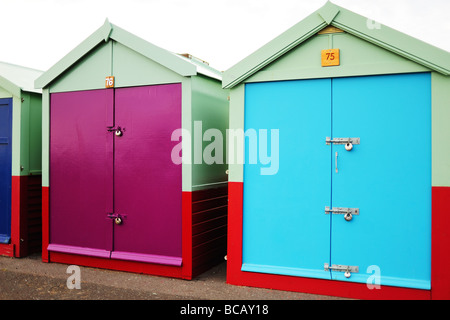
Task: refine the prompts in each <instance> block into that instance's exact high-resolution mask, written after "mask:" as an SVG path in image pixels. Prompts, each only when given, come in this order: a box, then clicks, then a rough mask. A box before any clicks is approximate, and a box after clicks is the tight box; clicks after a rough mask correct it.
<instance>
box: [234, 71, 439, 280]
mask: <svg viewBox="0 0 450 320" xmlns="http://www.w3.org/2000/svg"><path fill="white" fill-rule="evenodd" d="M252 129H253V130H255V132H256V133H260V130H264V129H267V130H270V129H279V170H278V172H277V173H276V174H274V175H262V174H261V168H264V167H265V166H267V165H265V164H264V163H261V162H259V161H258V163H257V164H253V163H254V158H255V157H254V156H253V158H252V154H254V153H255V152H257V151H256V150H258V152H259V151H260V148H259V147H260V146H259V145H258V149H255V147H252V143H251V141H252V137H254V136H255V132H253V134H252V131H251V130H252ZM245 130H246V133H247V136H248V137H247V138H246V139H247V140H246V149H245V150H246V156H247V157H246V159H245V161H246V162H245V164H244V199H243V200H244V201H243V202H244V206H243V248H242V250H243V252H242V259H243V265H242V270H244V271H252V272H262V273H271V274H284V275H292V276H302V277H312V278H320V279H332V280H339V281H348V282H359V283H368V284H381V285H388V286H400V287H410V288H419V289H429V288H430V272H431V271H430V270H431V76H430V74H429V73H423V74H404V75H389V76H368V77H352V78H337V79H319V80H301V81H280V82H266V83H252V84H246V88H245ZM256 135H257V137H258V138H260V139H261V138H264V137H265V136H264V135H261V134H256ZM268 135H269V131H268ZM327 137H329V138H330V140H332V141H331V143H329V144H326V138H327ZM339 138H343V139H345V138H359V144H357V143H355V144H354V145H353V148H352V149H351V150H350V151H347V150H346V148H345V147H346V146H345V144H340V143H339V142H338V141H339ZM253 139H254V138H253ZM269 140H270V139H269ZM258 142H259V141H258ZM265 149H268V150H270V147H268V148H265ZM265 149H264V151H265ZM349 149H350V148H349ZM258 155H259V154H258ZM252 159H253V161H252ZM326 208H327V209H328V210H331V211H327V212H326ZM347 209H353V210H357V211H352V212H353V214H352V215H351V216H349V215H347V216H346V215H345V214H343V211H345V210H347ZM346 218H347V219H346ZM347 269H348V270H349V271H351V272H350V273H348V272H346V271H347Z"/></svg>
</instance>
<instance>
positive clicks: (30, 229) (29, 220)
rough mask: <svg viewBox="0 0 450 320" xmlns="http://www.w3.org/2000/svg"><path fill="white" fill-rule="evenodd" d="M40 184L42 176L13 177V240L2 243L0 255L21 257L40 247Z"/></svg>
mask: <svg viewBox="0 0 450 320" xmlns="http://www.w3.org/2000/svg"><path fill="white" fill-rule="evenodd" d="M40 186H41V177H40V176H13V177H12V179H11V241H10V243H9V244H0V255H5V256H9V257H16V258H20V257H25V256H27V255H28V254H30V253H33V252H37V251H38V250H39V249H40V242H41V231H40V230H41V197H40V192H39V190H40ZM36 191H37V192H36Z"/></svg>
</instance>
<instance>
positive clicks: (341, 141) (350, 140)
mask: <svg viewBox="0 0 450 320" xmlns="http://www.w3.org/2000/svg"><path fill="white" fill-rule="evenodd" d="M325 143H326V144H327V145H329V144H331V143H332V144H347V143H351V144H354V145H357V144H361V139H360V138H334V139H331V138H330V137H327V139H326V140H325Z"/></svg>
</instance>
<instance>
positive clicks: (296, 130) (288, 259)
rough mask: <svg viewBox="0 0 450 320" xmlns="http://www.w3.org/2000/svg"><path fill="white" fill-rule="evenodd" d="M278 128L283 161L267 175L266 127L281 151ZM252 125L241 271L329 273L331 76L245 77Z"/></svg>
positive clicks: (249, 126) (248, 142) (249, 129)
mask: <svg viewBox="0 0 450 320" xmlns="http://www.w3.org/2000/svg"><path fill="white" fill-rule="evenodd" d="M271 129H276V130H279V168H278V172H276V174H272V175H263V174H262V171H261V169H263V168H267V167H268V164H265V162H264V161H261V160H262V159H261V158H260V157H259V152H261V151H263V153H264V151H265V148H264V147H263V148H261V145H260V143H261V142H265V140H266V139H265V135H264V131H260V130H267V140H269V143H268V147H267V150H269V153H270V150H272V153H276V151H274V149H275V148H272V147H273V145H272V144H271V131H270V130H271ZM245 132H246V134H247V135H248V136H249V137H253V139H254V136H255V135H256V136H257V138H258V148H257V149H255V148H254V146H255V144H252V143H251V141H252V140H251V139H252V138H246V144H245V154H246V158H245V164H244V207H243V248H242V249H243V253H242V254H243V256H242V258H243V265H242V270H243V271H253V272H263V273H272V274H283V275H294V276H303V277H314V278H324V279H330V274H329V273H327V272H324V271H323V263H325V262H329V261H330V260H329V258H330V216H326V215H325V214H322V213H323V207H322V206H323V205H324V204H325V203H330V200H331V199H330V197H331V190H330V188H331V185H330V181H331V148H330V146H327V145H326V144H325V141H324V139H325V136H326V135H328V136H330V134H331V80H330V79H320V80H302V81H283V82H267V83H252V84H246V88H245ZM272 137H273V136H272ZM253 141H254V140H253ZM256 150H257V151H256ZM257 153H258V154H257ZM255 156H258V159H257V160H258V161H256V163H255ZM271 156H272V157H274V154H272V155H271Z"/></svg>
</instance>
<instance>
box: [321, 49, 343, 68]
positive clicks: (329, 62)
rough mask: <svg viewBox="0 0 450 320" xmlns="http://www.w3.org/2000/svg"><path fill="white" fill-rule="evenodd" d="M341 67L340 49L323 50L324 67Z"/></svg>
mask: <svg viewBox="0 0 450 320" xmlns="http://www.w3.org/2000/svg"><path fill="white" fill-rule="evenodd" d="M338 65H340V59H339V49H328V50H322V67H330V66H338Z"/></svg>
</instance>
